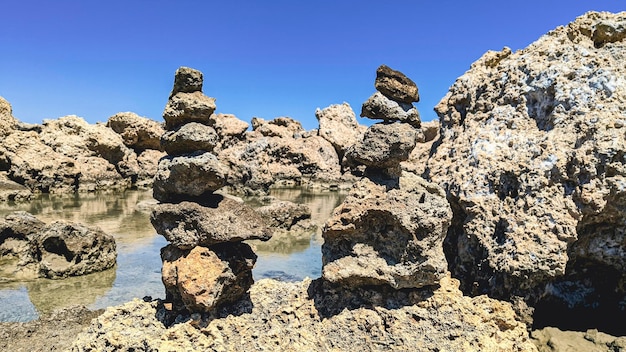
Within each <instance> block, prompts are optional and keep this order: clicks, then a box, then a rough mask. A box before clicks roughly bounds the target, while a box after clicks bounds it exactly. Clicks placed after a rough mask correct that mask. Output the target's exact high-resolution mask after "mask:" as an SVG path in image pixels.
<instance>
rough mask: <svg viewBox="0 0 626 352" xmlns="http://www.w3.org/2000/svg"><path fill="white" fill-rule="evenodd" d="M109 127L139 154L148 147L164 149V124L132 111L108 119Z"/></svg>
mask: <svg viewBox="0 0 626 352" xmlns="http://www.w3.org/2000/svg"><path fill="white" fill-rule="evenodd" d="M106 126H107V127H109V128H111V129H112V130H113V131H115V132H116V133H118V134H119V135H120V136H122V139H123V140H124V144H125V145H126V146H127V147H129V148H132V149H134V150H135V151H136V152H137V154H139V153H141V152H142V151H144V150H146V149H156V150H162V148H161V144H160V138H161V135H162V134H163V132H165V131H164V130H163V126H162V125H161V124H160V123H158V122H156V121H154V120H150V119H148V118H145V117H141V116H139V115H137V114H135V113H132V112H120V113H117V114H115V115H113V116H111V117H109V119H108V120H107V124H106Z"/></svg>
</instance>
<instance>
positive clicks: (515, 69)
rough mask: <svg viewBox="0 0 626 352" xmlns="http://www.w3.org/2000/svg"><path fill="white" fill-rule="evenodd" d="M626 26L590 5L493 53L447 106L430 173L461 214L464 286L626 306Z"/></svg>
mask: <svg viewBox="0 0 626 352" xmlns="http://www.w3.org/2000/svg"><path fill="white" fill-rule="evenodd" d="M624 28H626V13H623V12H622V13H619V14H611V13H598V12H590V13H588V14H585V15H584V16H581V17H579V18H577V19H576V20H575V21H574V22H572V23H570V24H568V25H567V26H563V27H558V28H556V29H555V30H553V31H551V32H550V33H548V34H546V35H544V36H543V37H541V38H540V39H539V40H537V41H536V42H534V43H532V44H531V45H529V46H528V47H527V48H525V49H523V50H520V51H518V52H515V53H513V52H511V50H510V49H508V48H505V49H503V50H502V51H500V52H493V51H490V52H487V53H486V54H485V55H483V57H481V58H480V59H479V60H478V61H476V62H475V63H474V64H472V66H471V69H470V70H469V71H468V72H466V73H465V74H464V75H463V76H461V77H459V78H458V79H457V81H456V82H455V83H454V85H453V86H452V87H451V88H450V91H449V92H448V94H447V95H446V96H445V97H444V98H443V99H442V100H441V102H440V103H439V104H438V105H437V107H436V108H435V110H436V112H437V114H438V116H439V118H440V120H441V131H440V138H439V140H438V141H437V142H436V143H435V146H434V149H433V154H432V156H431V157H430V159H429V160H428V171H427V174H428V177H429V178H430V179H431V180H432V181H433V182H435V183H438V184H439V185H441V186H443V187H444V188H445V190H446V192H447V194H448V200H449V201H450V202H451V204H452V207H453V210H454V213H455V215H454V220H453V225H452V227H451V229H450V231H449V233H448V239H447V255H448V260H449V261H450V268H451V270H452V272H453V275H454V276H455V277H458V278H461V282H462V286H461V287H462V289H463V290H464V291H465V292H467V293H471V294H482V293H488V294H490V295H492V296H494V297H500V298H507V299H509V298H512V297H514V296H521V297H523V298H524V299H525V300H526V301H527V302H530V303H531V304H535V303H537V302H538V301H542V302H544V303H545V305H543V306H542V307H544V308H545V309H556V307H561V308H563V309H564V310H567V309H581V310H585V309H587V310H589V311H590V312H592V311H594V309H595V311H596V312H602V311H610V312H615V313H616V314H617V313H618V312H619V314H621V315H620V316H621V317H625V316H626V311H625V310H624V302H626V286H625V285H624V282H626V277H625V275H624V268H625V265H624V264H625V262H624V258H626V256H625V255H624V252H625V251H624V238H625V237H624V233H626V228H625V226H624V224H625V220H626V212H625V211H624V209H625V208H624V204H625V203H624V202H625V199H626V186H625V185H626V160H625V159H624V154H625V153H626V144H625V138H624V136H625V131H626V130H625V128H626V104H624V102H625V101H626V67H625V66H624V61H625V60H626V39H625V38H626V35H625V34H624V33H625V30H624ZM540 306H541V305H540ZM593 307H595V308H594V309H592V308H593ZM620 307H621V308H620ZM538 309H539V308H538ZM605 309H606V310H605ZM537 314H539V312H537ZM598 314H601V313H598ZM611 314H613V313H611ZM548 315H552V316H558V315H560V314H559V313H553V314H548V313H546V316H548ZM598 318H600V317H599V316H598ZM584 320H588V319H587V318H585V319H584ZM623 332H624V331H623V330H622V333H623Z"/></svg>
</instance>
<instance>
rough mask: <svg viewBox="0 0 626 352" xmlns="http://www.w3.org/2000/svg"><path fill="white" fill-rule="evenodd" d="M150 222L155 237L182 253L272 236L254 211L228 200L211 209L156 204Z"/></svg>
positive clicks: (185, 204)
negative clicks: (198, 248)
mask: <svg viewBox="0 0 626 352" xmlns="http://www.w3.org/2000/svg"><path fill="white" fill-rule="evenodd" d="M214 197H215V198H221V197H220V196H217V195H216V196H214ZM150 221H151V222H152V225H153V226H154V228H155V229H156V231H157V233H158V234H160V235H162V236H163V237H165V238H166V239H167V240H168V242H170V243H171V244H173V245H175V246H176V247H178V248H181V249H191V248H193V247H195V246H205V247H206V246H210V245H213V244H217V243H222V242H237V241H243V240H249V239H260V240H268V239H269V238H270V237H271V236H272V234H271V231H270V230H269V229H268V228H267V225H266V222H265V221H264V220H263V219H262V218H261V216H259V214H258V213H256V212H255V211H254V209H252V208H250V207H249V206H247V205H245V204H243V203H239V202H237V201H234V200H232V199H230V198H223V199H219V200H217V201H216V202H215V204H212V205H211V206H202V205H199V204H197V203H192V202H182V203H179V204H169V203H165V204H159V205H157V206H156V207H155V209H154V211H153V212H152V215H151V217H150Z"/></svg>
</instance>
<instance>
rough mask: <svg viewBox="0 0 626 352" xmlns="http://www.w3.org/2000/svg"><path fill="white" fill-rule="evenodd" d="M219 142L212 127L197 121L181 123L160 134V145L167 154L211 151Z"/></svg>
mask: <svg viewBox="0 0 626 352" xmlns="http://www.w3.org/2000/svg"><path fill="white" fill-rule="evenodd" d="M218 143H219V136H218V135H217V132H215V129H214V128H213V127H210V126H207V125H203V124H201V123H197V122H190V123H187V124H184V125H182V126H181V127H179V128H178V129H176V130H173V131H167V132H165V133H164V134H163V135H162V136H161V146H163V149H165V151H166V152H167V154H169V155H181V154H185V153H193V152H195V151H205V152H212V151H213V149H215V147H216V146H217V145H218Z"/></svg>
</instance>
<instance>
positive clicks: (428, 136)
mask: <svg viewBox="0 0 626 352" xmlns="http://www.w3.org/2000/svg"><path fill="white" fill-rule="evenodd" d="M421 131H422V134H423V135H424V138H423V140H418V142H417V144H415V148H413V150H412V151H411V154H410V155H409V159H408V160H406V161H403V162H402V163H400V165H401V167H402V169H403V170H406V171H409V172H412V173H414V174H417V175H424V173H425V172H426V163H427V161H428V158H429V157H430V152H431V150H432V148H433V144H434V143H436V142H437V140H438V139H439V121H437V120H434V121H427V122H422V124H421Z"/></svg>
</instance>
